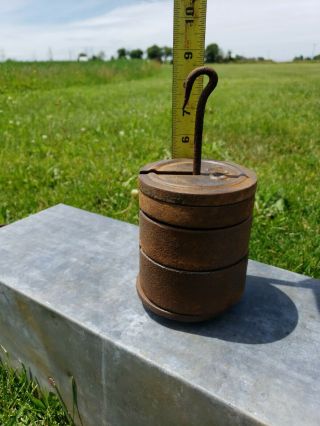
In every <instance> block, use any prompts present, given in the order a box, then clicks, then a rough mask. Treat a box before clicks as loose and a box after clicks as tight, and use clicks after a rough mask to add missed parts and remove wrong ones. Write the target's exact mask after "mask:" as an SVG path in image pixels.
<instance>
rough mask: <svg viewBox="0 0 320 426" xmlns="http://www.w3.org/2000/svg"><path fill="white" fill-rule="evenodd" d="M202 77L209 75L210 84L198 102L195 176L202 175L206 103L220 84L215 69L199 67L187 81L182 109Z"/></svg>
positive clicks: (195, 132)
mask: <svg viewBox="0 0 320 426" xmlns="http://www.w3.org/2000/svg"><path fill="white" fill-rule="evenodd" d="M201 75H207V76H208V77H209V82H208V84H207V85H206V87H205V88H204V89H203V90H202V93H201V95H200V97H199V100H198V105H197V112H196V124H195V131H194V159H193V174H194V175H200V173H201V151H202V132H203V119H204V113H205V108H206V103H207V100H208V98H209V96H210V95H211V93H212V92H213V91H214V89H215V88H216V86H217V84H218V75H217V73H216V72H215V70H214V69H212V68H209V67H199V68H196V69H194V70H193V71H191V73H190V74H189V75H188V77H187V79H186V81H185V89H186V91H185V98H184V104H183V107H182V109H183V110H184V109H185V107H186V106H187V104H188V102H189V99H190V95H191V91H192V87H193V84H194V82H195V81H196V79H197V78H198V77H200V76H201Z"/></svg>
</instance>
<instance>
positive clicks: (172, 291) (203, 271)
mask: <svg viewBox="0 0 320 426" xmlns="http://www.w3.org/2000/svg"><path fill="white" fill-rule="evenodd" d="M202 75H207V76H208V77H209V82H208V84H207V85H206V87H205V88H204V90H203V92H202V94H201V96H200V98H199V101H198V105H197V112H196V124H195V149H194V159H173V160H164V161H159V162H156V163H152V164H148V165H146V166H145V167H143V168H142V169H141V170H140V174H139V189H140V191H139V203H140V270H139V275H138V278H137V290H138V294H139V296H140V298H141V300H142V303H143V304H144V306H145V307H146V308H148V309H150V310H151V311H153V312H154V313H156V314H158V315H160V316H163V317H166V318H169V319H174V320H177V321H186V322H195V321H203V320H205V319H209V318H211V317H214V316H216V315H218V314H220V313H222V312H223V311H225V310H226V309H227V308H228V307H230V306H232V305H233V304H235V303H236V302H238V301H239V300H240V298H241V296H242V294H243V292H244V288H245V280H246V270H247V261H248V249H249V239H250V229H251V223H252V213H253V205H254V196H255V191H256V185H257V178H256V175H255V173H254V172H253V171H251V170H248V169H247V168H245V167H243V166H239V165H237V164H234V163H231V162H226V161H215V160H201V150H202V131H203V119H204V112H205V105H206V102H207V99H208V97H209V95H210V94H211V93H212V91H213V90H214V89H215V87H216V85H217V83H218V76H217V74H216V72H215V71H214V70H213V69H211V68H208V67H200V68H197V69H195V70H194V71H192V72H191V73H190V74H189V76H188V78H187V80H186V83H185V103H184V105H183V108H185V106H186V105H187V103H188V100H189V97H190V93H191V90H192V86H193V84H194V82H195V80H196V79H197V78H198V77H199V76H202Z"/></svg>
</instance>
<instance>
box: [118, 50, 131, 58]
mask: <svg viewBox="0 0 320 426" xmlns="http://www.w3.org/2000/svg"><path fill="white" fill-rule="evenodd" d="M117 52H118V59H127V54H128V52H127V51H126V49H125V48H124V47H121V48H120V49H118V51H117Z"/></svg>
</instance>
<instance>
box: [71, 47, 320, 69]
mask: <svg viewBox="0 0 320 426" xmlns="http://www.w3.org/2000/svg"><path fill="white" fill-rule="evenodd" d="M81 55H84V56H86V55H85V54H84V53H81V54H80V55H79V56H78V59H80V58H81ZM144 58H147V59H149V60H155V61H158V62H170V63H172V59H173V49H172V47H168V46H163V47H160V46H158V45H157V44H154V45H152V46H150V47H148V48H147V49H146V50H145V51H143V50H142V49H133V50H128V49H126V48H124V47H122V48H120V49H118V50H117V59H121V60H123V59H144ZM88 59H89V60H104V59H105V55H104V53H103V52H100V53H99V54H98V55H93V56H92V57H91V58H88ZM114 59H116V58H115V57H114V56H112V57H111V60H114ZM204 59H205V62H207V63H211V64H212V63H229V62H263V61H266V59H265V58H264V57H263V56H258V57H246V56H243V55H234V54H233V53H232V51H231V50H228V51H227V52H226V53H225V52H224V51H223V50H222V49H221V47H220V46H219V45H218V44H217V43H211V44H209V45H207V47H206V49H205V53H204ZM311 60H316V61H319V60H320V55H316V56H314V57H313V58H309V57H303V56H302V55H301V56H297V57H295V58H293V61H294V62H295V61H311ZM269 61H270V60H269Z"/></svg>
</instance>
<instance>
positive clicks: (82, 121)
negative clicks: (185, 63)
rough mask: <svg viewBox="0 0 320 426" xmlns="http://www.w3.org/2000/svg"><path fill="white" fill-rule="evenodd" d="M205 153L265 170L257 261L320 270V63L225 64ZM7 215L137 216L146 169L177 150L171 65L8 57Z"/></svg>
mask: <svg viewBox="0 0 320 426" xmlns="http://www.w3.org/2000/svg"><path fill="white" fill-rule="evenodd" d="M215 68H216V69H217V72H218V74H219V76H220V82H219V85H218V88H217V89H216V92H215V93H214V94H213V96H212V97H211V99H210V100H209V104H208V107H207V113H206V118H205V132H204V134H205V136H204V157H210V158H215V159H228V160H232V161H235V162H238V163H240V164H244V165H246V166H248V167H251V168H253V169H254V170H256V172H257V174H258V176H259V190H258V196H257V202H256V211H255V221H254V226H253V234H252V240H251V251H250V257H251V258H253V259H256V260H259V261H262V262H266V263H269V264H273V265H276V266H280V267H283V268H287V269H290V270H293V271H297V272H301V273H304V274H308V275H311V276H314V277H319V276H320V232H319V231H320V191H319V187H320V175H319V171H320V97H319V93H320V64H319V63H318V64H266V65H262V64H257V65H217V66H216V67H215ZM0 144H1V151H0V158H1V163H0V164H1V169H0V188H1V190H0V223H1V222H2V223H10V222H12V221H15V220H17V219H20V218H23V217H25V216H26V215H29V214H31V213H35V212H37V211H39V210H41V209H44V208H47V207H49V206H52V205H54V204H56V203H60V202H63V203H66V204H70V205H73V206H77V207H81V208H83V209H87V210H90V211H94V212H97V213H101V214H104V215H108V216H111V217H114V218H117V219H121V220H125V221H130V222H133V223H137V221H138V217H137V212H138V205H137V202H136V200H135V199H132V197H131V190H132V189H133V188H135V187H136V185H137V183H136V182H137V173H138V170H139V168H140V167H141V166H142V165H144V164H145V163H147V162H149V161H154V160H159V159H162V158H165V157H169V156H170V150H171V146H170V144H171V67H170V66H168V65H167V66H160V65H156V64H148V63H146V62H142V61H140V62H139V61H135V62H130V61H120V62H119V61H114V62H111V63H38V64H37V63H31V64H19V63H5V64H1V65H0Z"/></svg>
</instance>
